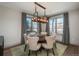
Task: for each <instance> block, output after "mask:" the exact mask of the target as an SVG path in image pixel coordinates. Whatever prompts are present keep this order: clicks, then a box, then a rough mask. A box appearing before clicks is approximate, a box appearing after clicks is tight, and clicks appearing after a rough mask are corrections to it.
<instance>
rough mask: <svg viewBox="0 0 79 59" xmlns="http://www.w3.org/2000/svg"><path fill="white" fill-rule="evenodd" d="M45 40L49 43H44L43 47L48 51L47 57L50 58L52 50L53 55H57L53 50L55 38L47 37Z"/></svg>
mask: <svg viewBox="0 0 79 59" xmlns="http://www.w3.org/2000/svg"><path fill="white" fill-rule="evenodd" d="M45 40H46V41H47V43H42V47H43V48H45V49H46V50H47V56H48V51H49V50H51V49H52V52H53V54H54V55H55V53H54V49H53V46H54V43H55V40H54V38H53V36H46V37H45Z"/></svg>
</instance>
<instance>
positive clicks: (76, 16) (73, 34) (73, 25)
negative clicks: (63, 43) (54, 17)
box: [69, 10, 79, 45]
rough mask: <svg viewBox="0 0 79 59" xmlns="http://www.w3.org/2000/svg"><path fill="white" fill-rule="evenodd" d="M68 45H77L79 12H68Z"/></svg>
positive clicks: (78, 41) (78, 39)
mask: <svg viewBox="0 0 79 59" xmlns="http://www.w3.org/2000/svg"><path fill="white" fill-rule="evenodd" d="M69 25H70V43H71V44H74V45H79V10H75V11H70V12H69Z"/></svg>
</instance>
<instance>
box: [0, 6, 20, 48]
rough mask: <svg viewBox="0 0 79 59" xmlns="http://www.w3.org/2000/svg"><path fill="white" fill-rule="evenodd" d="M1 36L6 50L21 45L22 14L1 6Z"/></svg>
mask: <svg viewBox="0 0 79 59" xmlns="http://www.w3.org/2000/svg"><path fill="white" fill-rule="evenodd" d="M0 35H3V36H4V47H5V48H6V47H10V46H13V45H16V44H19V43H21V12H19V11H17V10H13V9H10V8H6V7H3V6H0Z"/></svg>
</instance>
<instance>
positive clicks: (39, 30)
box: [38, 22, 41, 34]
mask: <svg viewBox="0 0 79 59" xmlns="http://www.w3.org/2000/svg"><path fill="white" fill-rule="evenodd" d="M38 32H39V34H40V33H41V23H39V22H38Z"/></svg>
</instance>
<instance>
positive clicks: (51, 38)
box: [45, 36, 55, 47]
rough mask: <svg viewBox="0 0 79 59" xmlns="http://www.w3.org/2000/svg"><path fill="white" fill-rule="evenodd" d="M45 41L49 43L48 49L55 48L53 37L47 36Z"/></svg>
mask: <svg viewBox="0 0 79 59" xmlns="http://www.w3.org/2000/svg"><path fill="white" fill-rule="evenodd" d="M45 40H46V41H47V46H48V47H53V44H54V42H55V40H54V38H53V36H46V37H45Z"/></svg>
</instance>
